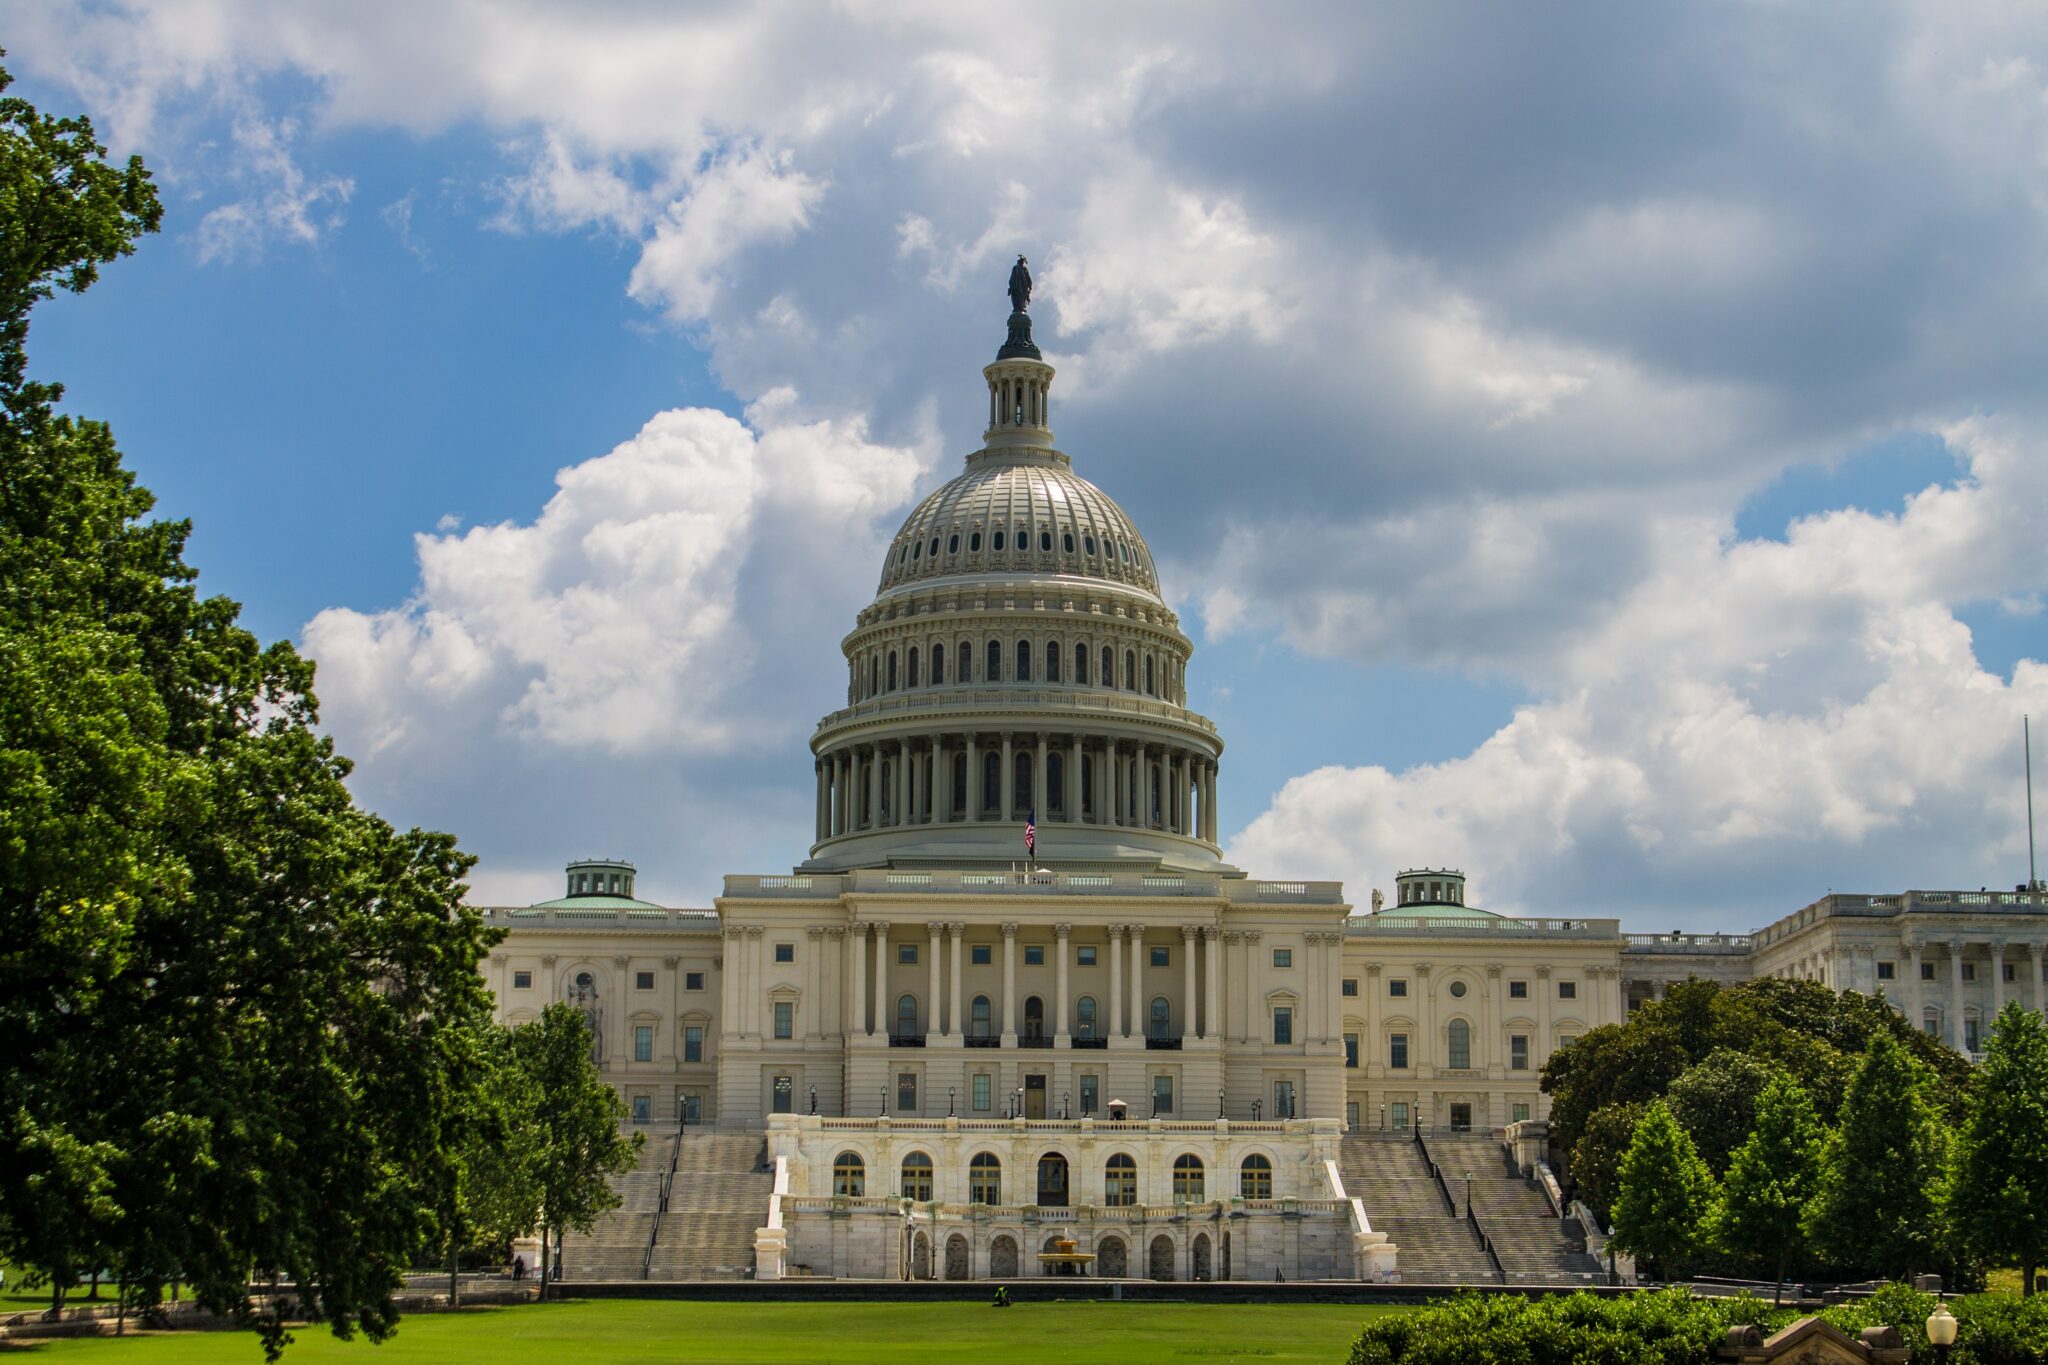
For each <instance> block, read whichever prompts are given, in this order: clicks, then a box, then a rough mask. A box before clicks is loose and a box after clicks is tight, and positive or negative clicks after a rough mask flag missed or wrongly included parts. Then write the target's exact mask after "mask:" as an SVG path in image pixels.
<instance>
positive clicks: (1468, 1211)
mask: <svg viewBox="0 0 2048 1365" xmlns="http://www.w3.org/2000/svg"><path fill="white" fill-rule="evenodd" d="M1465 1216H1466V1217H1467V1218H1470V1217H1471V1216H1472V1172H1470V1171H1467V1172H1465Z"/></svg>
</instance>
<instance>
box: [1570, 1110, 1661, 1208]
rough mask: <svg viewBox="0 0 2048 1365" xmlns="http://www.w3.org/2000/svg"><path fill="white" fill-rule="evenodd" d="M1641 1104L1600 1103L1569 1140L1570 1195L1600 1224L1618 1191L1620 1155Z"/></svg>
mask: <svg viewBox="0 0 2048 1365" xmlns="http://www.w3.org/2000/svg"><path fill="white" fill-rule="evenodd" d="M1644 1108H1645V1106H1644V1105H1641V1104H1634V1103H1627V1104H1605V1105H1602V1106H1601V1107H1600V1108H1598V1109H1596V1110H1594V1111H1593V1114H1592V1117H1591V1118H1589V1119H1587V1120H1586V1122H1585V1124H1584V1126H1583V1127H1582V1128H1581V1130H1580V1132H1579V1140H1578V1141H1577V1142H1575V1143H1573V1144H1572V1147H1571V1152H1570V1153H1569V1159H1570V1162H1571V1166H1570V1171H1571V1178H1572V1197H1573V1198H1575V1199H1581V1200H1584V1201H1585V1203H1586V1205H1587V1207H1589V1208H1591V1209H1592V1210H1593V1212H1594V1213H1595V1214H1596V1215H1597V1216H1598V1217H1599V1219H1600V1221H1601V1222H1602V1223H1603V1224H1605V1223H1607V1222H1609V1221H1611V1219H1612V1217H1613V1212H1614V1196H1615V1195H1617V1194H1619V1193H1620V1192H1621V1159H1622V1158H1623V1157H1625V1156H1627V1155H1628V1147H1629V1144H1630V1143H1631V1142H1633V1141H1635V1136H1636V1121H1637V1120H1638V1119H1640V1118H1642V1116H1643V1109H1644Z"/></svg>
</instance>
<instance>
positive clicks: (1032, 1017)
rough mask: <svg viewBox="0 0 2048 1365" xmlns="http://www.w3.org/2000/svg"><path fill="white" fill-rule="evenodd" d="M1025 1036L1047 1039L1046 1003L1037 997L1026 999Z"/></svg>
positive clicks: (1029, 996) (1030, 996) (1031, 996)
mask: <svg viewBox="0 0 2048 1365" xmlns="http://www.w3.org/2000/svg"><path fill="white" fill-rule="evenodd" d="M1024 1036H1025V1037H1026V1038H1043V1037H1045V1001H1043V1000H1041V999H1040V998H1039V997H1037V996H1035V995H1028V996H1026V997H1024Z"/></svg>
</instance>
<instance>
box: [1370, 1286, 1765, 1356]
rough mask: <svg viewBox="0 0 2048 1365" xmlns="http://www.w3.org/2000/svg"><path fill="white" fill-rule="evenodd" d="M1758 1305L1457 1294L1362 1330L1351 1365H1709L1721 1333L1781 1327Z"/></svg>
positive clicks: (1663, 1296)
mask: <svg viewBox="0 0 2048 1365" xmlns="http://www.w3.org/2000/svg"><path fill="white" fill-rule="evenodd" d="M1790 1318H1791V1315H1790V1314H1789V1313H1781V1312H1774V1311H1773V1310H1772V1308H1771V1306H1770V1305H1769V1304H1767V1303H1765V1302H1764V1301H1763V1300H1761V1299H1756V1298H1751V1297H1749V1296H1747V1295H1745V1296H1743V1297H1741V1298H1735V1299H1695V1298H1693V1297H1692V1296H1691V1295H1689V1294H1687V1293H1686V1292H1685V1291H1684V1290H1682V1289H1665V1290H1658V1291H1654V1292H1647V1291H1646V1292H1644V1293H1640V1294H1630V1295H1626V1296H1623V1297H1620V1298H1611V1299H1603V1298H1598V1297H1596V1296H1594V1295H1592V1294H1571V1295H1565V1296H1558V1297H1551V1298H1542V1299H1528V1298H1523V1297H1521V1296H1520V1295H1506V1294H1502V1295H1491V1296H1489V1295H1479V1294H1460V1295H1459V1296H1458V1297H1456V1298H1454V1299H1450V1300H1447V1301H1444V1302H1441V1303H1436V1304H1432V1305H1430V1306H1429V1307H1427V1308H1424V1309H1422V1310H1421V1311H1419V1312H1415V1313H1404V1314H1401V1315H1399V1316H1395V1317H1386V1318H1379V1319H1376V1320H1374V1321H1373V1322H1371V1323H1369V1324H1368V1325H1367V1326H1366V1328H1365V1330H1364V1331H1363V1332H1362V1333H1361V1334H1360V1335H1359V1338H1358V1341H1357V1342H1356V1344H1354V1345H1353V1346H1352V1348H1351V1365H1468V1362H1471V1361H1479V1360H1485V1361H1499V1362H1503V1363H1504V1365H1505V1363H1506V1362H1513V1365H1707V1363H1708V1362H1710V1361H1712V1360H1713V1359H1714V1348H1715V1346H1716V1345H1718V1344H1719V1343H1720V1341H1721V1339H1722V1337H1723V1336H1724V1335H1725V1334H1726V1332H1727V1330H1728V1328H1730V1327H1731V1326H1735V1325H1737V1324H1753V1325H1756V1326H1759V1327H1762V1328H1764V1329H1765V1330H1767V1331H1769V1330H1774V1329H1775V1328H1776V1327H1778V1326H1781V1325H1783V1323H1785V1322H1787V1321H1789V1320H1790Z"/></svg>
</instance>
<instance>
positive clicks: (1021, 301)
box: [806, 256, 1233, 874]
mask: <svg viewBox="0 0 2048 1365" xmlns="http://www.w3.org/2000/svg"><path fill="white" fill-rule="evenodd" d="M1031 287H1032V286H1031V272H1030V267H1029V263H1028V262H1027V261H1026V260H1025V258H1024V257H1022V256H1019V257H1018V258H1017V264H1016V266H1015V267H1014V268H1013V269H1012V270H1011V272H1010V282H1009V295H1010V306H1011V307H1010V318H1009V329H1008V334H1007V336H1006V339H1005V340H1004V342H1003V344H1002V346H1001V347H1000V348H999V349H998V350H997V352H996V358H995V360H994V361H993V362H991V363H990V364H989V365H987V366H986V367H984V368H983V370H982V378H983V380H984V382H985V383H986V385H987V391H988V426H987V428H986V430H985V431H984V432H983V433H982V446H981V448H980V449H979V450H976V451H974V452H973V453H972V454H970V455H968V456H967V458H966V468H965V469H964V470H963V471H962V472H961V473H960V474H959V475H958V476H956V477H955V478H953V479H951V480H950V481H948V482H947V483H945V484H943V485H942V486H940V487H939V488H938V489H936V490H934V491H933V492H932V493H931V494H930V496H928V497H926V498H925V499H924V500H923V501H922V502H920V503H919V504H918V505H917V506H916V507H915V508H914V509H912V511H911V513H910V515H909V516H908V517H906V518H905V519H904V522H903V525H902V527H901V528H900V529H899V530H898V531H897V533H896V535H895V536H894V537H893V538H892V539H891V540H890V542H889V547H888V549H887V551H886V554H885V558H884V561H883V564H882V575H881V582H880V584H879V586H878V589H877V593H876V597H875V600H874V602H873V603H872V604H870V605H869V606H868V607H867V608H865V609H864V610H863V611H862V612H861V613H860V616H859V619H858V620H857V621H856V623H855V626H854V629H853V631H852V632H851V633H850V634H848V635H847V636H846V638H845V640H844V641H842V645H841V647H842V649H843V651H844V653H845V655H846V661H847V706H846V708H845V709H844V710H841V711H837V712H834V713H833V714H832V715H829V716H827V717H825V718H824V720H822V721H821V722H820V723H819V725H818V729H817V732H816V733H815V734H814V735H813V736H812V739H811V749H812V752H813V754H814V755H815V756H816V759H817V765H816V772H817V794H818V807H817V843H816V845H815V847H814V848H813V849H812V856H811V861H810V862H809V863H807V864H806V867H809V868H817V869H820V870H832V871H839V870H844V869H847V868H853V867H881V866H886V867H904V868H916V867H935V866H959V865H979V866H987V865H989V864H991V863H993V864H996V865H998V866H1001V865H1006V864H1008V863H1012V862H1021V861H1023V859H1024V857H1025V849H1024V842H1023V830H1024V826H1025V824H1026V823H1027V821H1030V820H1032V819H1033V818H1034V817H1035V825H1036V835H1037V857H1038V860H1039V861H1041V862H1048V863H1058V864H1060V865H1062V866H1065V867H1068V868H1071V869H1081V870H1085V869H1086V868H1088V867H1093V866H1102V865H1128V864H1130V863H1132V862H1138V863H1142V864H1144V865H1148V866H1163V867H1170V868H1175V869H1185V870H1200V871H1208V872H1219V871H1220V872H1224V873H1226V874H1229V873H1232V872H1233V869H1230V868H1227V867H1225V866H1224V865H1223V864H1222V863H1221V862H1220V860H1219V857H1218V849H1217V845H1216V839H1217V827H1216V826H1217V822H1216V809H1215V806H1216V775H1217V762H1218V758H1219V757H1220V755H1221V753H1222V750H1223V742H1222V739H1221V737H1220V736H1219V735H1218V734H1217V732H1216V727H1215V725H1214V724H1213V723H1212V722H1210V721H1209V720H1208V719H1206V718H1205V717H1202V716H1199V715H1197V714H1195V713H1194V712H1192V711H1189V710H1188V709H1187V689H1186V668H1187V662H1188V658H1189V656H1190V654H1191V653H1192V652H1193V646H1192V644H1191V643H1190V641H1189V640H1188V638H1187V636H1186V635H1184V634H1182V632H1181V630H1180V622H1179V618H1178V617H1177V616H1176V615H1175V614H1174V612H1173V610H1172V609H1171V608H1170V607H1168V606H1167V604H1166V601H1165V599H1164V597H1162V596H1161V594H1160V589H1159V580H1158V576H1157V570H1156V566H1155V565H1154V563H1153V560H1152V553H1151V551H1150V549H1149V548H1148V547H1147V546H1146V544H1145V539H1144V537H1143V536H1142V535H1140V534H1139V532H1138V528H1137V526H1136V525H1135V524H1134V523H1133V522H1132V520H1131V518H1130V517H1129V516H1128V515H1126V514H1125V512H1124V510H1123V509H1122V508H1121V507H1119V506H1117V504H1116V502H1115V501H1114V500H1113V499H1112V498H1111V497H1110V496H1109V495H1108V494H1107V493H1105V492H1103V491H1102V490H1101V489H1100V488H1098V487H1096V486H1095V485H1094V484H1092V483H1090V482H1089V481H1088V480H1086V479H1084V478H1082V477H1080V476H1079V475H1078V474H1076V473H1075V472H1074V470H1073V464H1072V461H1071V460H1070V459H1069V458H1068V456H1067V455H1066V454H1065V453H1064V452H1062V451H1060V450H1058V449H1056V448H1055V447H1054V446H1053V436H1052V427H1051V422H1050V412H1051V394H1052V380H1053V367H1052V366H1051V365H1048V364H1047V363H1046V362H1045V359H1044V357H1043V355H1042V354H1041V353H1040V351H1039V349H1038V346H1037V344H1036V343H1035V342H1033V341H1032V339H1031V315H1030V311H1029V310H1030V304H1031Z"/></svg>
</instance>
